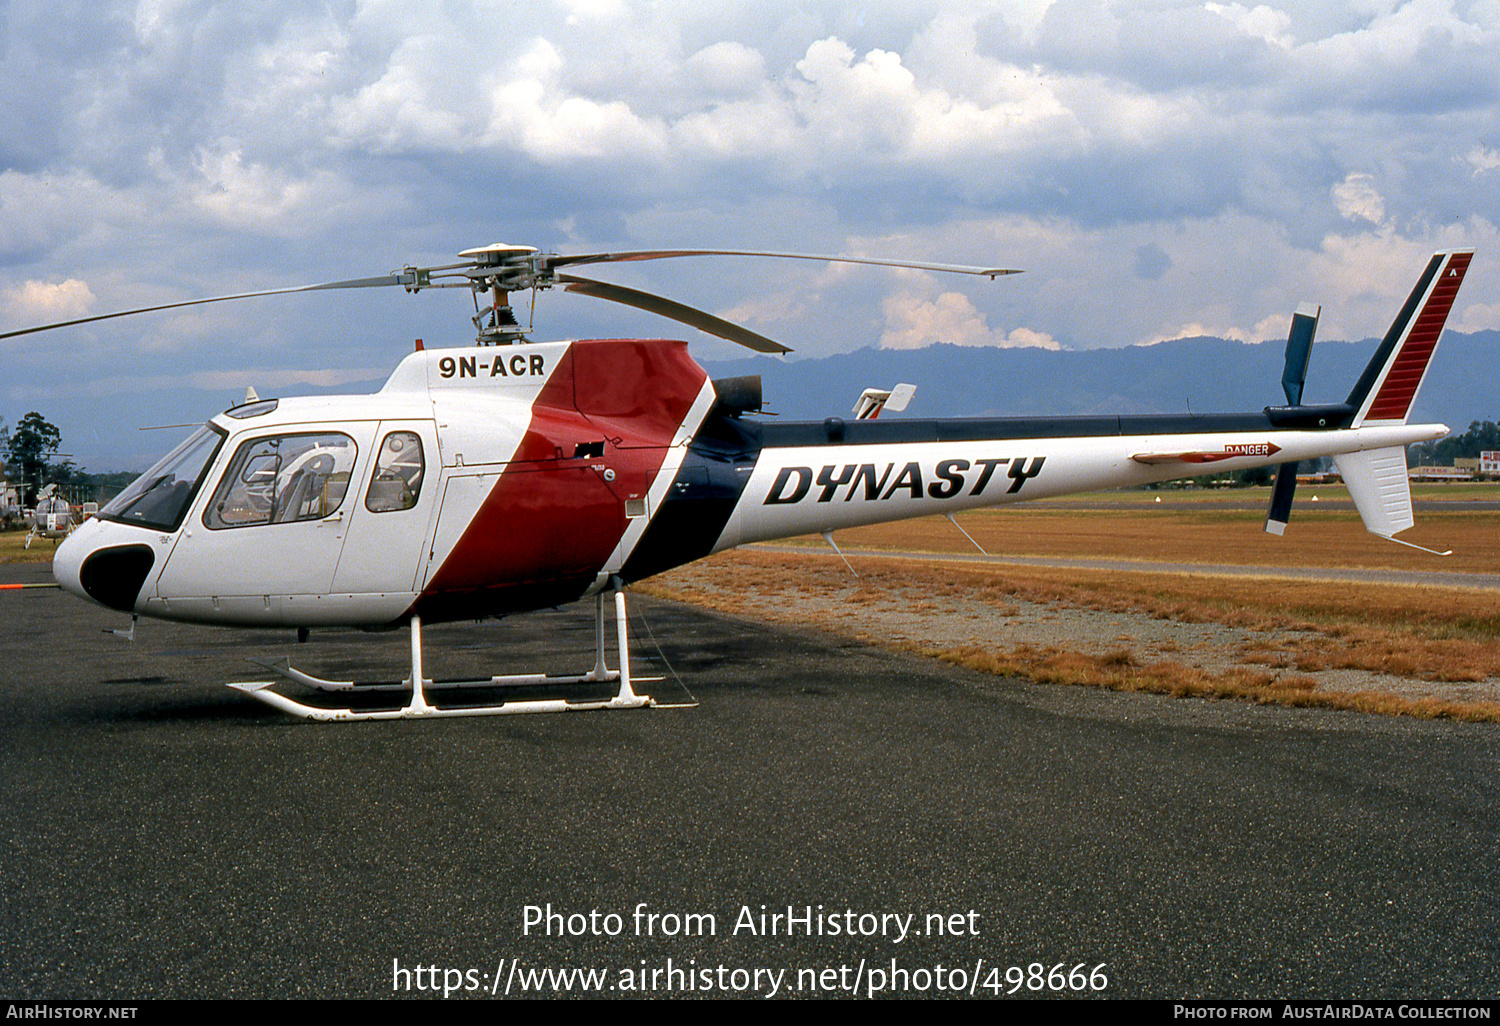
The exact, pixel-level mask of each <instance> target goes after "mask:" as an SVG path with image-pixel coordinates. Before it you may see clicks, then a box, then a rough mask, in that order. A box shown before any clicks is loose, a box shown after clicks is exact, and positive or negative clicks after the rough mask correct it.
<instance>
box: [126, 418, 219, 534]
mask: <svg viewBox="0 0 1500 1026" xmlns="http://www.w3.org/2000/svg"><path fill="white" fill-rule="evenodd" d="M223 441H224V433H223V432H222V431H220V430H219V429H218V428H216V427H214V426H213V425H212V424H205V425H204V426H203V427H201V428H199V429H198V430H197V431H195V432H194V433H193V434H192V435H191V436H189V437H188V439H187V440H186V441H184V442H183V443H182V444H181V445H179V446H178V447H177V448H175V449H173V450H172V451H171V452H169V453H168V454H167V455H166V456H165V457H164V458H163V459H162V460H161V461H160V462H158V463H157V464H156V466H154V467H152V468H151V469H150V470H148V471H146V472H145V473H144V474H142V475H141V476H140V477H138V478H136V479H135V480H134V481H133V482H131V484H130V487H129V488H127V489H125V490H124V491H123V492H121V493H120V494H119V495H117V496H115V497H114V499H112V500H111V501H110V503H109V505H107V506H105V507H104V508H103V509H101V510H100V511H99V518H100V519H101V520H116V521H119V522H120V523H122V524H136V525H138V526H140V527H157V528H161V529H162V530H164V531H175V530H176V529H177V526H178V525H179V524H181V523H182V518H183V516H184V515H186V513H187V509H188V506H189V505H191V504H192V501H193V496H195V495H197V494H198V489H199V488H200V487H202V485H203V478H204V475H205V473H206V472H207V470H208V467H209V464H211V463H212V462H213V458H214V454H215V453H216V452H218V451H219V445H220V444H221V443H222V442H223Z"/></svg>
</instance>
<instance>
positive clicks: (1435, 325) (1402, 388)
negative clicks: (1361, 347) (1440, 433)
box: [1349, 250, 1474, 533]
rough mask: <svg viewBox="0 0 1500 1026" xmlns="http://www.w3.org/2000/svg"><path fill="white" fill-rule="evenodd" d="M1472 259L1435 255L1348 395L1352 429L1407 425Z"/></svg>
mask: <svg viewBox="0 0 1500 1026" xmlns="http://www.w3.org/2000/svg"><path fill="white" fill-rule="evenodd" d="M1473 256H1474V253H1473V251H1472V250H1444V251H1442V252H1439V253H1434V254H1433V255H1432V259H1431V260H1430V261H1429V262H1428V264H1427V269H1426V270H1425V271H1424V272H1423V273H1422V277H1421V279H1420V280H1419V281H1418V282H1417V287H1416V288H1415V289H1413V290H1412V293H1411V295H1410V296H1409V297H1408V298H1407V300H1406V305H1405V306H1403V307H1402V308H1401V312H1400V313H1399V314H1397V316H1396V320H1395V322H1394V323H1393V324H1392V325H1391V327H1390V330H1389V331H1387V332H1386V334H1385V338H1384V339H1383V340H1382V341H1381V343H1380V348H1379V349H1378V350H1377V351H1376V353H1375V358H1374V359H1373V360H1371V361H1370V365H1369V366H1368V367H1366V368H1365V372H1364V374H1362V375H1360V379H1359V382H1358V384H1356V385H1355V386H1354V391H1353V392H1351V393H1349V405H1350V406H1352V407H1354V410H1355V414H1354V423H1353V425H1352V426H1354V427H1359V426H1360V425H1361V424H1367V423H1369V424H1404V423H1405V422H1406V416H1407V414H1408V413H1409V412H1410V411H1411V404H1412V402H1413V401H1414V400H1415V399H1416V397H1417V390H1418V389H1419V388H1421V387H1422V379H1423V378H1425V377H1426V376H1427V367H1428V365H1429V364H1430V363H1431V362H1432V354H1433V353H1434V352H1435V351H1436V350H1437V344H1438V337H1439V336H1440V335H1442V333H1443V324H1444V323H1445V322H1446V321H1447V320H1448V311H1449V310H1451V309H1452V308H1453V300H1454V298H1455V297H1456V296H1457V295H1458V287H1459V286H1460V285H1462V284H1463V280H1464V275H1465V274H1466V273H1467V272H1468V269H1469V260H1470V259H1471V258H1472V257H1473ZM1367 523H1368V521H1367ZM1377 533H1378V532H1377Z"/></svg>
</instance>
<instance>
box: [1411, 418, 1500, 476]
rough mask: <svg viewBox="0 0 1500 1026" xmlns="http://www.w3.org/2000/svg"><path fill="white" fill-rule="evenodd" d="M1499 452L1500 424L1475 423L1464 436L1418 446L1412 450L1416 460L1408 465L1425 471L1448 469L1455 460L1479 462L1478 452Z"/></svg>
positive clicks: (1423, 443)
mask: <svg viewBox="0 0 1500 1026" xmlns="http://www.w3.org/2000/svg"><path fill="white" fill-rule="evenodd" d="M1492 451H1500V424H1496V423H1495V422H1494V421H1492V420H1483V421H1481V420H1476V421H1474V422H1472V423H1471V424H1470V425H1469V430H1467V431H1465V432H1464V433H1463V434H1461V435H1459V434H1452V435H1449V436H1448V437H1447V438H1439V439H1438V440H1437V441H1435V442H1420V443H1418V444H1417V445H1414V446H1412V447H1411V454H1412V455H1413V456H1415V457H1416V458H1415V460H1412V459H1408V461H1407V462H1408V463H1411V464H1413V465H1416V466H1425V467H1451V466H1453V461H1454V460H1461V459H1478V458H1479V454H1480V453H1481V452H1492Z"/></svg>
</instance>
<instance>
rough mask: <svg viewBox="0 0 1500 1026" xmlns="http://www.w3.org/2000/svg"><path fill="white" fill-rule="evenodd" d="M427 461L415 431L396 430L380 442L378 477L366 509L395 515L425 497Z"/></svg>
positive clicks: (367, 499)
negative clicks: (423, 484) (422, 496)
mask: <svg viewBox="0 0 1500 1026" xmlns="http://www.w3.org/2000/svg"><path fill="white" fill-rule="evenodd" d="M426 469H427V467H426V462H425V460H424V459H423V457H422V440H421V439H420V438H418V437H417V435H416V433H415V432H412V431H392V432H391V433H390V434H388V435H386V436H385V441H383V442H381V443H380V454H379V455H378V456H377V457H376V460H375V476H374V477H373V478H371V479H370V491H369V492H368V493H367V494H366V495H365V509H368V510H369V511H370V512H371V513H394V512H396V511H397V510H403V509H411V508H412V507H413V506H415V505H416V504H417V496H419V495H421V494H422V478H423V477H424V476H425V471H426Z"/></svg>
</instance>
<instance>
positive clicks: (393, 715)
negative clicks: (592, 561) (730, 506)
mask: <svg viewBox="0 0 1500 1026" xmlns="http://www.w3.org/2000/svg"><path fill="white" fill-rule="evenodd" d="M594 641H595V661H594V668H593V669H591V670H589V671H588V672H587V673H582V674H576V675H570V676H560V677H549V676H547V675H546V674H542V673H528V674H514V675H510V676H497V677H490V678H488V679H479V680H445V681H434V680H432V679H431V678H428V677H424V676H423V675H422V620H421V618H420V617H417V616H413V617H412V618H411V676H410V677H408V678H407V679H406V680H405V681H402V682H401V683H399V684H395V683H386V684H358V683H356V682H354V681H331V680H324V679H322V678H321V677H314V676H312V675H311V674H307V673H303V672H302V671H301V670H298V669H295V668H293V667H292V666H291V665H290V664H288V665H286V666H284V667H282V666H276V665H270V666H268V667H267V668H268V669H270V670H272V671H274V672H275V673H278V674H280V675H281V676H283V677H285V678H286V679H287V680H291V681H295V682H296V683H298V684H302V685H304V686H305V687H309V688H313V689H315V690H318V691H324V692H330V691H332V692H360V693H364V692H369V691H396V690H400V691H407V690H410V691H411V701H410V702H409V703H408V704H407V705H406V706H405V707H404V708H401V709H383V710H376V711H361V710H357V709H325V708H321V707H319V706H313V705H307V704H305V703H303V702H298V701H296V700H295V699H291V698H287V697H286V696H285V695H281V694H278V693H277V692H275V691H272V690H271V687H272V685H274V684H275V683H277V682H276V681H270V680H263V681H240V682H237V683H232V684H230V685H228V686H229V687H232V688H234V689H235V690H237V691H241V692H243V693H245V694H247V695H250V696H251V697H253V698H257V699H259V700H260V701H262V702H264V703H266V704H267V705H269V706H271V707H272V708H275V709H280V710H281V711H282V712H286V713H291V714H292V715H293V716H298V717H301V718H303V719H308V720H321V721H349V720H399V719H415V718H447V717H458V716H511V715H517V714H520V713H552V712H586V711H589V710H595V709H644V708H649V707H653V706H658V705H659V703H658V702H657V701H656V700H655V699H654V698H652V697H651V696H650V695H637V694H636V693H635V689H634V688H633V687H632V686H631V682H632V680H633V679H636V680H641V681H643V682H644V681H647V680H660V679H661V678H632V677H631V674H630V638H629V635H628V631H627V620H626V617H625V593H624V591H623V590H622V589H620V588H616V589H615V641H616V645H617V646H618V651H619V663H620V668H619V669H618V670H611V669H609V667H608V666H606V665H605V661H604V594H603V593H602V592H601V593H600V594H599V595H598V596H597V600H596V603H595V622H594ZM263 665H264V664H263ZM615 680H617V681H619V682H620V686H619V690H618V691H617V692H616V693H615V695H614V696H613V697H611V698H607V699H593V700H586V701H568V700H566V699H526V700H519V701H513V702H502V703H500V704H499V705H475V706H455V707H452V708H439V707H438V706H435V705H431V704H429V703H428V701H427V692H428V691H429V690H443V689H459V688H504V687H538V686H540V687H549V686H554V685H567V684H591V683H601V682H606V681H615ZM412 681H417V682H418V684H417V686H415V687H413V686H412ZM663 708H667V707H665V706H663Z"/></svg>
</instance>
